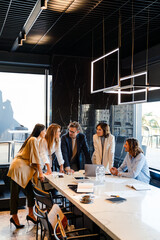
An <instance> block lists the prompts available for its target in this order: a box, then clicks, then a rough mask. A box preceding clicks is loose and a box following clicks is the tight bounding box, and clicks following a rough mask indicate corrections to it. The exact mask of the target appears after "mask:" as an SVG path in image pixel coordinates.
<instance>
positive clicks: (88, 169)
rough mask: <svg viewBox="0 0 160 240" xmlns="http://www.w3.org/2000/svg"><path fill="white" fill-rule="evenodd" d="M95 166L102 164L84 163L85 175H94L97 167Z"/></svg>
mask: <svg viewBox="0 0 160 240" xmlns="http://www.w3.org/2000/svg"><path fill="white" fill-rule="evenodd" d="M97 166H102V165H98V164H85V165H84V168H85V176H88V177H96V168H97Z"/></svg>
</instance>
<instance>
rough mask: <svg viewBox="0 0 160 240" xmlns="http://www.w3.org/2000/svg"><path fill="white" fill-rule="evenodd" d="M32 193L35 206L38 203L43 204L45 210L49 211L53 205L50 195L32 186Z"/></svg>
mask: <svg viewBox="0 0 160 240" xmlns="http://www.w3.org/2000/svg"><path fill="white" fill-rule="evenodd" d="M33 192H34V197H35V200H36V202H37V204H38V205H39V204H40V203H41V204H44V205H45V206H46V209H47V210H48V211H49V210H50V209H51V208H52V206H53V204H54V202H53V198H52V195H51V193H50V192H45V191H43V190H41V189H40V188H38V187H36V186H35V185H33Z"/></svg>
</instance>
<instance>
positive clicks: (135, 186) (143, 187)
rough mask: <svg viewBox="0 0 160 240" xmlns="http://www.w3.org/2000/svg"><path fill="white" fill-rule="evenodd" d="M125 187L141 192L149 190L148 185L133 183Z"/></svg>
mask: <svg viewBox="0 0 160 240" xmlns="http://www.w3.org/2000/svg"><path fill="white" fill-rule="evenodd" d="M126 186H127V187H130V188H133V189H135V190H137V191H143V190H150V189H151V188H150V186H149V184H143V183H134V184H127V185H126Z"/></svg>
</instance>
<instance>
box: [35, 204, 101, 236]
mask: <svg viewBox="0 0 160 240" xmlns="http://www.w3.org/2000/svg"><path fill="white" fill-rule="evenodd" d="M34 214H35V215H36V216H37V219H38V220H39V221H40V222H41V225H42V234H41V239H44V237H45V236H46V235H48V239H51V240H52V239H57V240H60V239H65V240H67V239H68V240H69V239H81V238H91V237H94V238H95V239H97V237H98V236H99V234H97V233H95V234H85V235H84V234H83V235H80V233H81V232H83V233H84V231H89V230H88V229H87V228H79V229H73V230H71V231H67V230H66V231H65V230H64V227H63V224H62V222H61V220H60V217H59V215H58V214H57V215H56V214H55V219H54V220H55V221H56V225H55V227H54V229H53V227H52V223H51V222H50V221H49V217H48V212H47V211H43V210H41V209H40V208H39V206H38V205H37V203H35V206H34ZM69 235H72V236H69ZM73 235H74V236H73Z"/></svg>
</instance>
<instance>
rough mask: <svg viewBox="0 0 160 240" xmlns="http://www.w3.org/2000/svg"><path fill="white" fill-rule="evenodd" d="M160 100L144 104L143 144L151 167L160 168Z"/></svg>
mask: <svg viewBox="0 0 160 240" xmlns="http://www.w3.org/2000/svg"><path fill="white" fill-rule="evenodd" d="M159 108H160V102H151V103H143V104H142V130H141V134H142V146H143V148H144V149H145V151H146V157H147V160H148V164H149V167H151V168H154V169H160V111H159Z"/></svg>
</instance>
